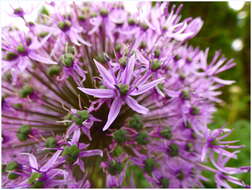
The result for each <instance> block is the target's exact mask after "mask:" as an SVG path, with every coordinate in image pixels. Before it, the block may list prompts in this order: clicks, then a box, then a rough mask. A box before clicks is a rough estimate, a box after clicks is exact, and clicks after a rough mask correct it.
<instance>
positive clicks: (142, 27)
mask: <svg viewBox="0 0 252 190" xmlns="http://www.w3.org/2000/svg"><path fill="white" fill-rule="evenodd" d="M140 27H141V29H142V30H143V31H146V30H148V28H149V26H148V25H147V24H146V23H140Z"/></svg>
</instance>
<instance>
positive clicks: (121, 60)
mask: <svg viewBox="0 0 252 190" xmlns="http://www.w3.org/2000/svg"><path fill="white" fill-rule="evenodd" d="M119 63H120V65H122V66H124V67H125V66H126V65H127V58H126V57H121V58H120V59H119Z"/></svg>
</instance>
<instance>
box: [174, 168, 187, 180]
mask: <svg viewBox="0 0 252 190" xmlns="http://www.w3.org/2000/svg"><path fill="white" fill-rule="evenodd" d="M176 177H177V179H179V180H181V181H182V180H183V179H184V178H185V174H184V173H183V172H182V171H181V170H180V171H179V172H178V173H177V175H176Z"/></svg>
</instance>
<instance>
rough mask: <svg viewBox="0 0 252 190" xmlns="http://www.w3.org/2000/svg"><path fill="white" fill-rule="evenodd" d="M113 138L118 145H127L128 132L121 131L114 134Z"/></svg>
mask: <svg viewBox="0 0 252 190" xmlns="http://www.w3.org/2000/svg"><path fill="white" fill-rule="evenodd" d="M113 138H114V139H115V141H116V142H117V143H125V142H126V141H127V131H125V130H123V129H119V130H117V131H116V132H115V133H114V134H113Z"/></svg>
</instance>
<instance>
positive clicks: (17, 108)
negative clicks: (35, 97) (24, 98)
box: [12, 104, 23, 110]
mask: <svg viewBox="0 0 252 190" xmlns="http://www.w3.org/2000/svg"><path fill="white" fill-rule="evenodd" d="M12 107H13V108H15V109H16V110H20V109H22V108H23V105H22V104H13V105H12Z"/></svg>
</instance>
